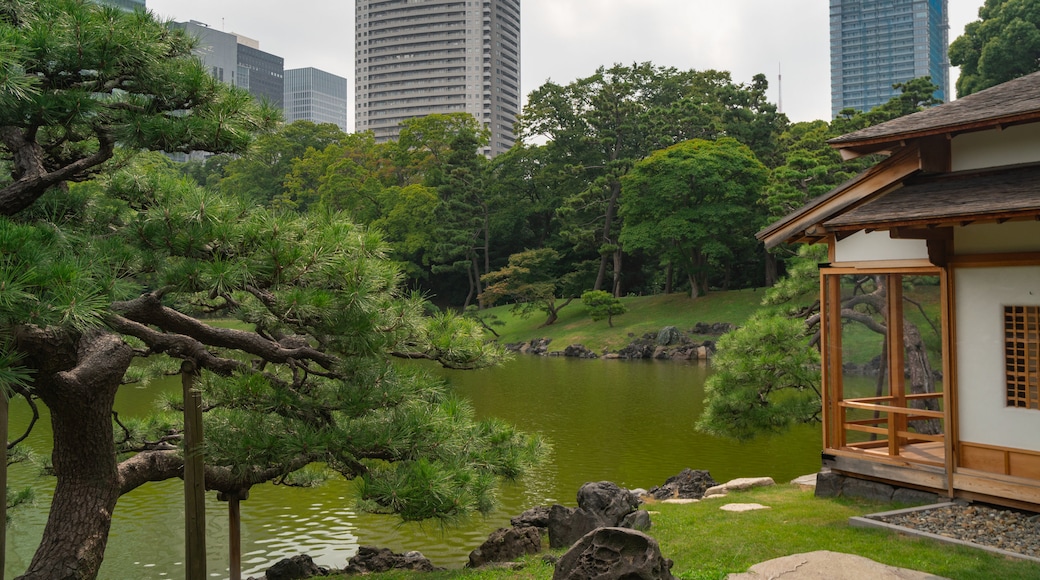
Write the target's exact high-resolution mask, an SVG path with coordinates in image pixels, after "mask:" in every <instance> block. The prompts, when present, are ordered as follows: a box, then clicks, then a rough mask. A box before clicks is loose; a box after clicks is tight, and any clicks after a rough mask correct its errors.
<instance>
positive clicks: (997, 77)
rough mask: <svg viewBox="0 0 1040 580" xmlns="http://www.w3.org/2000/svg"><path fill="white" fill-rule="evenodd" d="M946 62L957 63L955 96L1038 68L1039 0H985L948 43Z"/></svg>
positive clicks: (1039, 66) (970, 92) (996, 83)
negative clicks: (948, 54)
mask: <svg viewBox="0 0 1040 580" xmlns="http://www.w3.org/2000/svg"><path fill="white" fill-rule="evenodd" d="M950 64H952V65H954V66H959V67H961V74H960V77H958V78H957V96H958V97H964V96H967V95H970V94H972V93H977V92H979V91H981V90H982V89H986V88H989V87H992V86H994V85H999V84H1000V83H1003V82H1006V81H1009V80H1011V79H1015V78H1018V77H1020V76H1024V75H1027V74H1029V73H1031V72H1036V71H1037V70H1040V2H1038V1H1037V0H986V3H985V4H983V5H982V7H981V8H979V19H978V20H976V21H975V22H969V23H968V25H967V26H965V27H964V34H962V35H961V36H959V37H957V39H956V40H954V41H953V43H951V44H950Z"/></svg>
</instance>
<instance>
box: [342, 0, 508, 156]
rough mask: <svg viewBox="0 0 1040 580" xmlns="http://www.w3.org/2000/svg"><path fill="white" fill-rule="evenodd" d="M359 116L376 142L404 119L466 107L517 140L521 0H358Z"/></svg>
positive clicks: (503, 137)
mask: <svg viewBox="0 0 1040 580" xmlns="http://www.w3.org/2000/svg"><path fill="white" fill-rule="evenodd" d="M356 2H357V14H356V16H357V21H356V45H355V50H356V52H355V60H356V75H355V78H354V90H355V95H356V99H355V107H356V108H355V121H356V128H357V130H358V131H372V132H373V133H375V136H376V140H377V141H378V142H384V141H388V140H392V139H395V138H396V137H397V135H398V134H399V132H400V123H401V122H402V121H404V120H406V119H411V118H415V117H422V116H425V115H429V114H432V113H456V112H465V113H469V114H471V115H473V117H475V118H476V119H477V120H478V121H479V122H480V123H481V124H483V125H484V126H485V127H487V128H488V129H490V131H491V142H490V144H489V146H488V147H487V149H486V150H485V151H484V153H485V154H487V155H490V156H494V155H498V154H499V153H502V152H504V151H506V150H508V149H509V148H510V147H512V146H513V143H514V141H515V136H514V133H513V124H514V123H515V122H516V116H517V115H518V114H519V113H520V0H356Z"/></svg>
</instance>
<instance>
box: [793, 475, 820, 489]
mask: <svg viewBox="0 0 1040 580" xmlns="http://www.w3.org/2000/svg"><path fill="white" fill-rule="evenodd" d="M791 485H797V486H798V487H800V488H802V489H816V474H815V473H810V474H808V475H803V476H801V477H796V478H794V479H792V480H791Z"/></svg>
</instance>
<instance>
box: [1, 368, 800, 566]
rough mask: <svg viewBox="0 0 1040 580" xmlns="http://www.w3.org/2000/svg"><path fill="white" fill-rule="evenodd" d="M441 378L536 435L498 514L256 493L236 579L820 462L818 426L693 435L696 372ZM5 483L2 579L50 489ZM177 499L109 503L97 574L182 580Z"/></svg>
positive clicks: (214, 511)
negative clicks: (444, 517) (746, 438)
mask: <svg viewBox="0 0 1040 580" xmlns="http://www.w3.org/2000/svg"><path fill="white" fill-rule="evenodd" d="M445 373H446V374H447V376H449V377H450V379H451V380H452V382H453V383H454V384H455V385H456V387H457V389H458V390H459V392H460V393H462V394H463V395H465V396H466V397H468V398H470V399H471V400H472V402H473V405H474V407H475V408H476V410H477V413H478V414H479V415H481V416H497V417H500V418H503V419H505V420H507V421H509V422H511V423H514V424H516V425H518V426H520V427H522V428H523V429H525V430H528V431H537V432H541V433H542V434H544V435H545V436H546V437H547V438H548V439H549V440H550V441H551V442H552V444H553V452H552V455H551V457H550V458H549V460H548V461H547V462H546V463H544V464H543V465H541V466H539V467H538V468H537V469H536V470H534V471H533V472H532V473H530V474H529V475H528V476H526V477H525V478H524V479H523V480H521V481H519V482H516V483H505V484H503V486H502V487H501V489H500V493H499V499H500V501H501V507H500V508H499V509H498V510H497V511H495V512H494V513H492V514H491V515H490V516H488V517H486V518H484V517H480V516H475V517H474V518H472V519H471V520H470V521H469V522H467V523H465V524H463V525H462V526H460V527H453V528H444V529H442V528H440V527H439V526H437V525H436V524H427V525H424V526H421V525H417V524H401V523H400V520H398V519H395V518H393V517H388V516H378V515H372V514H365V513H359V512H358V511H357V510H355V508H354V500H353V499H352V484H351V483H350V482H346V481H343V480H335V481H331V482H329V483H327V484H325V485H323V486H321V487H318V488H311V489H299V488H286V487H279V486H273V485H263V486H256V487H254V488H253V489H252V491H251V492H250V498H249V500H248V501H245V502H243V503H242V554H243V555H242V562H243V577H248V576H249V575H258V574H259V573H261V572H262V571H263V570H265V569H266V568H267V567H268V566H270V565H271V564H273V563H274V562H276V561H278V560H280V559H282V558H285V557H288V556H293V555H296V554H300V553H306V554H309V555H311V556H312V557H313V558H314V559H315V560H316V561H317V562H318V563H319V564H321V565H324V566H330V567H337V568H341V567H343V566H345V564H346V561H347V559H348V558H349V557H350V556H352V555H353V554H354V552H355V551H356V550H357V546H358V545H374V546H380V547H387V548H391V549H392V550H394V551H397V552H403V551H409V550H418V551H420V552H422V553H423V554H425V555H426V556H427V557H429V558H430V559H431V560H433V562H434V563H435V564H437V565H440V566H446V567H459V566H462V565H463V564H464V563H465V562H466V559H467V557H468V554H469V552H470V551H471V550H473V549H474V548H476V547H477V546H479V545H480V544H481V543H482V542H483V541H484V540H485V539H486V538H487V535H488V534H489V533H490V532H492V531H494V530H495V529H497V528H499V527H503V526H507V525H509V518H510V517H511V516H513V515H516V514H519V513H520V512H522V511H523V510H525V509H527V508H529V507H532V506H535V505H540V504H551V503H561V504H564V505H571V506H573V505H575V501H576V500H575V496H576V493H577V491H578V488H579V487H580V486H581V485H582V484H583V483H585V482H588V481H603V480H608V481H613V482H616V483H617V484H619V485H621V486H624V487H628V488H636V487H642V488H650V487H652V486H654V485H660V484H662V483H664V481H665V480H666V479H667V478H668V477H670V476H672V475H675V474H677V473H678V472H680V471H681V470H682V469H683V468H685V467H691V468H694V469H707V470H709V471H710V472H711V474H712V476H713V477H714V478H715V479H716V480H718V481H726V480H728V479H732V478H736V477H751V476H770V477H773V478H774V479H776V480H777V481H778V482H782V481H788V480H790V479H793V478H795V477H797V476H799V475H804V474H806V473H812V472H815V471H817V470H818V468H819V464H820V431H819V428H814V427H804V428H799V429H797V430H795V431H794V432H792V433H789V434H787V435H784V436H780V437H773V438H769V439H763V440H758V441H754V442H752V443H746V444H740V443H735V442H732V441H726V440H720V439H716V438H713V437H709V436H707V435H703V434H701V433H698V432H696V431H695V430H694V429H693V424H694V422H695V421H696V419H697V417H698V415H699V414H700V411H701V405H702V401H703V397H704V380H705V378H706V377H707V376H708V374H709V373H710V370H709V369H708V368H707V367H705V366H703V365H698V364H687V363H680V362H660V361H658V362H650V361H588V360H572V359H564V358H555V357H551V358H545V357H530V356H524V357H517V358H516V359H514V360H512V361H510V362H509V363H507V364H506V365H505V366H503V367H500V368H496V369H486V370H480V371H466V372H459V371H445ZM176 389H179V383H178V382H177V381H171V382H169V383H156V384H153V385H151V386H149V387H147V388H136V387H134V386H132V385H131V386H127V387H124V388H123V389H122V391H121V393H120V395H119V397H118V399H117V407H116V410H117V411H118V412H119V413H120V415H121V416H132V415H144V414H147V413H148V412H149V411H150V410H151V409H152V407H153V404H154V401H155V399H156V397H157V395H158V394H159V393H160V392H162V391H165V390H176ZM41 411H42V412H44V413H45V412H46V410H45V409H42V408H41ZM11 415H12V416H11V437H12V438H13V437H15V436H17V435H18V434H20V433H21V431H22V430H24V428H25V426H26V425H27V424H28V420H29V412H28V410H27V408H26V407H25V406H24V403H22V404H19V402H18V401H14V402H12V413H11ZM49 437H50V429H49V418H48V417H47V416H44V417H42V419H41V423H40V424H39V425H37V428H36V430H35V432H34V434H33V436H32V438H31V439H30V440H29V442H28V443H29V444H30V445H31V446H32V447H33V448H34V449H36V450H37V451H39V452H41V453H47V452H48V449H49V448H48V445H49V443H48V441H49ZM11 479H12V481H11V484H12V486H13V487H18V486H19V485H24V484H26V483H29V482H35V483H36V486H37V488H38V494H37V495H38V501H37V505H35V506H29V507H25V508H20V509H18V510H16V511H15V512H13V522H12V524H11V526H10V527H9V528H8V535H7V541H8V547H7V576H8V577H13V576H14V575H16V574H18V573H20V572H22V571H24V570H25V568H26V567H27V566H28V563H29V560H30V559H31V558H32V554H33V551H34V550H35V548H36V545H37V543H38V542H39V538H40V535H41V534H42V531H43V526H44V523H45V521H46V517H47V507H48V506H47V503H48V501H49V498H50V493H51V491H52V489H53V487H52V486H53V480H52V479H46V478H43V479H38V478H36V477H35V471H34V469H33V468H28V467H25V466H21V465H18V466H14V467H13V468H12V473H11ZM182 490H183V484H182V482H181V481H180V480H173V481H166V482H162V483H152V484H147V485H145V486H143V487H141V488H139V489H137V490H134V491H133V492H131V493H130V494H127V495H125V496H123V497H122V498H120V500H119V504H118V505H117V506H116V511H115V515H114V518H113V523H112V533H111V537H110V539H109V543H108V550H107V552H106V555H105V562H104V564H103V565H102V568H101V574H100V577H101V578H104V579H112V580H122V579H138V578H140V579H147V578H171V577H172V578H182V577H183V576H184V568H183V554H184V527H183V526H184V524H183V515H182V514H183V511H182V509H183V508H182V502H183V495H182ZM206 509H207V515H206V517H207V538H206V539H207V552H208V560H209V562H208V571H209V574H210V576H211V577H213V578H226V577H227V576H228V572H227V566H228V564H227V562H228V556H227V553H228V551H227V536H228V532H227V504H226V503H221V502H218V501H217V500H216V495H215V494H214V493H212V492H211V493H210V494H208V497H207V506H206Z"/></svg>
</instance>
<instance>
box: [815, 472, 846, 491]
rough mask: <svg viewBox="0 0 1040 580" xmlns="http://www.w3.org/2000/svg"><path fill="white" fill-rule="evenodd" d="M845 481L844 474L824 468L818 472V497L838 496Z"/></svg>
mask: <svg viewBox="0 0 1040 580" xmlns="http://www.w3.org/2000/svg"><path fill="white" fill-rule="evenodd" d="M844 483H845V476H844V475H839V474H837V473H834V472H833V471H831V470H830V469H823V470H821V471H820V472H819V473H818V474H816V492H815V494H816V497H838V496H839V495H841V486H842V484H844Z"/></svg>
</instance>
